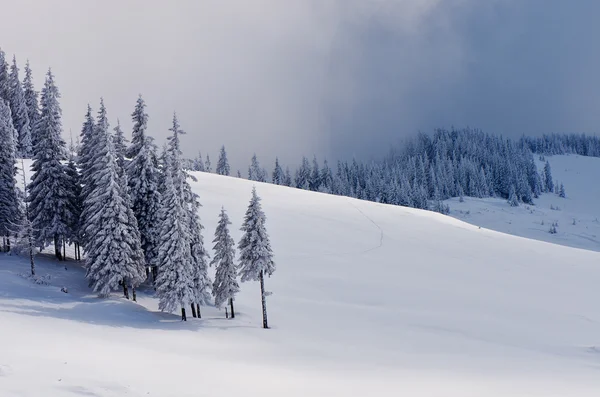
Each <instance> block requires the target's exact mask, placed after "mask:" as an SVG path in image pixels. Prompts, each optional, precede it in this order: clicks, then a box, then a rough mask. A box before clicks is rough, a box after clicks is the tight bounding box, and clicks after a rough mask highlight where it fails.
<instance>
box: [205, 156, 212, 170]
mask: <svg viewBox="0 0 600 397" xmlns="http://www.w3.org/2000/svg"><path fill="white" fill-rule="evenodd" d="M204 171H206V172H212V165H211V163H210V156H209V155H208V154H207V155H206V163H204Z"/></svg>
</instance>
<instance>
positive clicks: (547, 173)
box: [544, 161, 554, 193]
mask: <svg viewBox="0 0 600 397" xmlns="http://www.w3.org/2000/svg"><path fill="white" fill-rule="evenodd" d="M544 186H546V192H548V193H552V192H553V191H554V181H553V179H552V169H551V168H550V163H549V162H548V161H546V164H545V165H544Z"/></svg>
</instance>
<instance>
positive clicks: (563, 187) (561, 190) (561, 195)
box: [558, 183, 567, 198]
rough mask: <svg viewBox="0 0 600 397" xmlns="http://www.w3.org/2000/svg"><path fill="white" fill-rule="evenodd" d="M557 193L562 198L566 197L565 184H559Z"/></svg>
mask: <svg viewBox="0 0 600 397" xmlns="http://www.w3.org/2000/svg"><path fill="white" fill-rule="evenodd" d="M558 195H559V196H560V197H562V198H565V197H567V194H566V193H565V185H563V184H562V183H561V184H560V189H559V190H558Z"/></svg>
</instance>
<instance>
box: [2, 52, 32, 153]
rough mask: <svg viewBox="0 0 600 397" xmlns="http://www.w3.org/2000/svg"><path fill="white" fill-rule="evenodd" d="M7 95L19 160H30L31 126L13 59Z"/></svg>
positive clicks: (17, 69)
mask: <svg viewBox="0 0 600 397" xmlns="http://www.w3.org/2000/svg"><path fill="white" fill-rule="evenodd" d="M8 94H9V97H10V99H9V100H10V110H11V112H12V118H13V125H14V127H15V129H16V130H17V140H16V142H17V153H18V155H19V156H20V157H21V158H30V157H31V155H32V148H31V124H30V121H29V113H28V110H27V104H26V102H25V94H24V92H23V87H22V86H21V80H19V68H18V67H17V60H16V58H14V57H13V62H12V66H11V67H10V75H9V78H8Z"/></svg>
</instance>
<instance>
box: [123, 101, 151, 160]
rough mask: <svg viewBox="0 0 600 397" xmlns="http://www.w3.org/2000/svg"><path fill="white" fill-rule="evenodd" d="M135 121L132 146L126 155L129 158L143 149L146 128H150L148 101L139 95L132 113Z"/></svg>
mask: <svg viewBox="0 0 600 397" xmlns="http://www.w3.org/2000/svg"><path fill="white" fill-rule="evenodd" d="M131 119H132V121H133V131H132V133H131V146H129V148H128V149H127V151H126V153H125V155H126V157H127V158H130V159H132V158H134V157H135V155H136V154H137V153H138V152H139V151H140V150H141V148H142V146H143V144H144V140H145V139H146V129H147V128H148V114H147V113H146V102H144V99H143V98H142V96H141V95H140V96H138V99H137V102H136V104H135V109H134V110H133V113H132V114H131Z"/></svg>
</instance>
